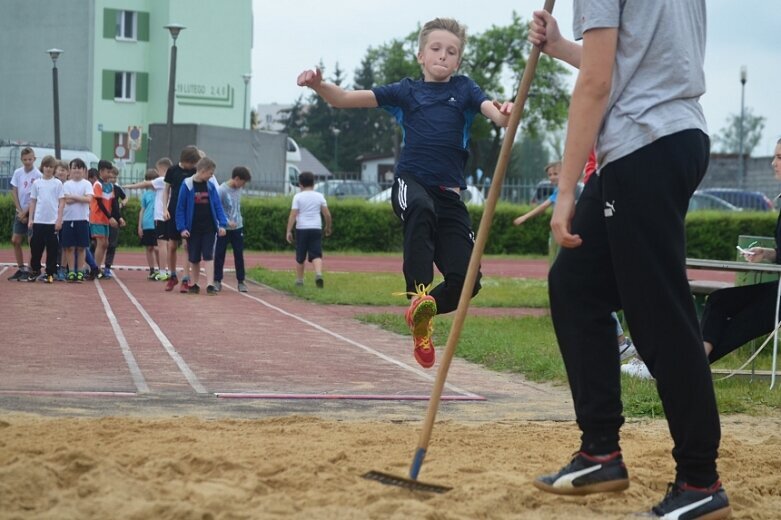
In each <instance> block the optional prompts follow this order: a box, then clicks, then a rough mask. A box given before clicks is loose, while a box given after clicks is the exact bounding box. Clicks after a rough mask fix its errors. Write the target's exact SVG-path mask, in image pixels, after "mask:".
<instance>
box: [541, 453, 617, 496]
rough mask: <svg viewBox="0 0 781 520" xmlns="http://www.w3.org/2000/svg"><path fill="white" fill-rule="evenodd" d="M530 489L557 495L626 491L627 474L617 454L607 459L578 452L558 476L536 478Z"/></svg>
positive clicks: (553, 474) (602, 456)
mask: <svg viewBox="0 0 781 520" xmlns="http://www.w3.org/2000/svg"><path fill="white" fill-rule="evenodd" d="M534 487H536V488H537V489H541V490H543V491H547V492H548V493H555V494H557V495H589V494H591V493H605V492H610V491H623V490H625V489H626V488H628V487H629V473H627V471H626V466H625V465H624V459H623V457H621V452H620V451H615V452H613V453H611V454H609V455H589V454H587V453H583V452H582V451H579V452H577V453H576V454H575V456H574V457H572V460H571V461H570V463H569V464H567V465H566V466H564V467H563V468H561V470H559V472H558V473H552V474H550V475H543V476H542V477H538V478H537V480H535V481H534Z"/></svg>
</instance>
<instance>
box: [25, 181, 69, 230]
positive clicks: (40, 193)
mask: <svg viewBox="0 0 781 520" xmlns="http://www.w3.org/2000/svg"><path fill="white" fill-rule="evenodd" d="M64 196H65V194H63V192H62V182H60V179H58V178H57V177H52V178H51V179H44V178H40V179H38V180H37V181H35V182H34V183H33V189H32V191H31V192H30V198H31V199H35V215H33V224H56V223H57V210H58V208H59V205H60V199H61V198H63V197H64Z"/></svg>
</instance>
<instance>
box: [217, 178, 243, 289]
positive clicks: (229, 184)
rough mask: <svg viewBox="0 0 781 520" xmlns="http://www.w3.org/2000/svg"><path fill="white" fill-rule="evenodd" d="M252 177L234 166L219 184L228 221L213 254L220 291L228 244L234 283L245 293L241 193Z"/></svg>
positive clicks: (221, 199) (218, 238)
mask: <svg viewBox="0 0 781 520" xmlns="http://www.w3.org/2000/svg"><path fill="white" fill-rule="evenodd" d="M250 179H252V175H251V174H250V171H249V169H248V168H246V167H245V166H236V167H235V168H233V171H232V172H231V178H230V179H229V180H227V181H225V182H223V183H222V184H220V188H219V193H220V201H221V202H222V209H223V210H224V211H225V216H226V217H227V219H228V229H227V230H226V233H225V236H224V237H217V249H216V251H215V252H214V286H215V287H216V288H217V290H218V291H220V290H222V268H223V266H224V265H225V253H226V252H227V250H228V242H230V244H231V249H233V264H234V266H235V267H236V281H237V282H238V285H237V288H238V290H239V292H247V284H245V283H244V219H243V218H242V216H241V191H242V190H243V189H244V185H245V184H247V183H248V182H249V181H250Z"/></svg>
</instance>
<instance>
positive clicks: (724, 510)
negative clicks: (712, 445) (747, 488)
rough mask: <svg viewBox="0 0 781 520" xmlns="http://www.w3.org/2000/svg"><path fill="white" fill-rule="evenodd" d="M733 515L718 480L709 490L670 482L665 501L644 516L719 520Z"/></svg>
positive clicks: (725, 493) (684, 519) (677, 519)
mask: <svg viewBox="0 0 781 520" xmlns="http://www.w3.org/2000/svg"><path fill="white" fill-rule="evenodd" d="M731 513H732V508H730V506H729V499H728V498H727V492H726V491H724V488H723V487H722V486H721V481H718V480H717V481H716V483H715V484H713V485H712V486H710V487H707V488H698V487H693V486H690V485H688V484H686V483H683V482H675V483H672V482H670V483H669V484H668V485H667V495H665V497H664V499H662V501H661V502H659V503H658V504H657V505H655V506H654V507H653V508H652V509H651V511H650V512H649V513H647V514H646V515H644V516H646V517H647V518H668V519H676V520H693V519H695V518H699V519H700V520H703V519H707V520H718V519H720V518H727V517H729V516H730V514H731Z"/></svg>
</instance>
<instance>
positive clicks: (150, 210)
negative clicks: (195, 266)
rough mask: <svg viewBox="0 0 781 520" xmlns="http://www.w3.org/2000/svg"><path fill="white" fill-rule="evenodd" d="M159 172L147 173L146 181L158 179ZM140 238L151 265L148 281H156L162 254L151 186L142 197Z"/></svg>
mask: <svg viewBox="0 0 781 520" xmlns="http://www.w3.org/2000/svg"><path fill="white" fill-rule="evenodd" d="M157 178H158V175H157V170H154V169H149V170H147V171H146V176H145V177H144V179H145V180H147V181H151V180H153V179H157ZM138 238H139V239H140V240H141V245H142V246H144V250H145V251H146V262H147V264H148V265H149V276H147V279H149V280H156V279H157V274H158V272H159V270H158V269H157V268H155V260H156V261H157V264H156V265H158V266H159V265H160V253H159V252H158V250H157V233H156V232H155V190H154V189H153V188H152V187H151V186H150V187H148V188H147V189H145V190H144V193H143V194H142V195H141V209H139V210H138Z"/></svg>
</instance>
